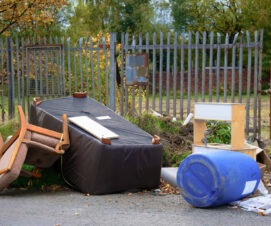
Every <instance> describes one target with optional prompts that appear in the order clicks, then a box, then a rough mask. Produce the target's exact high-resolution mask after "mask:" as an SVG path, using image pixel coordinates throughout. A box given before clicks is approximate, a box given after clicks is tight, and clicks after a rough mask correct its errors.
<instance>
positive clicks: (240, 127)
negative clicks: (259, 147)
mask: <svg viewBox="0 0 271 226" xmlns="http://www.w3.org/2000/svg"><path fill="white" fill-rule="evenodd" d="M244 128H245V105H243V104H239V105H232V123H231V147H232V149H243V148H244V143H245V133H244Z"/></svg>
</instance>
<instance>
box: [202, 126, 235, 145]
mask: <svg viewBox="0 0 271 226" xmlns="http://www.w3.org/2000/svg"><path fill="white" fill-rule="evenodd" d="M207 129H208V136H207V142H208V143H219V144H230V143H231V126H230V125H229V124H225V123H220V122H217V121H211V122H208V123H207Z"/></svg>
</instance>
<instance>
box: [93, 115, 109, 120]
mask: <svg viewBox="0 0 271 226" xmlns="http://www.w3.org/2000/svg"><path fill="white" fill-rule="evenodd" d="M96 119H98V120H105V119H111V118H110V116H108V115H105V116H98V117H96Z"/></svg>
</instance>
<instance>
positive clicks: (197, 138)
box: [193, 120, 207, 145]
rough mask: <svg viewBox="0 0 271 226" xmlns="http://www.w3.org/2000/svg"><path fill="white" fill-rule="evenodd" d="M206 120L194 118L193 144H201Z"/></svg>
mask: <svg viewBox="0 0 271 226" xmlns="http://www.w3.org/2000/svg"><path fill="white" fill-rule="evenodd" d="M206 128H207V127H206V122H204V121H199V120H194V129H193V139H194V144H196V145H201V144H202V142H201V140H202V138H203V137H204V132H205V130H206Z"/></svg>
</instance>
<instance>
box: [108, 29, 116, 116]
mask: <svg viewBox="0 0 271 226" xmlns="http://www.w3.org/2000/svg"><path fill="white" fill-rule="evenodd" d="M115 37H116V33H110V75H109V76H110V80H109V82H110V108H111V109H112V110H113V111H115V110H116V98H115V97H116V84H115V81H116V71H115V68H116V67H115V64H116V62H115V47H116V46H115Z"/></svg>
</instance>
